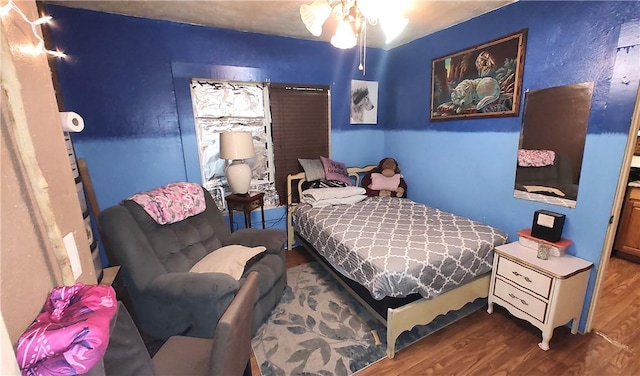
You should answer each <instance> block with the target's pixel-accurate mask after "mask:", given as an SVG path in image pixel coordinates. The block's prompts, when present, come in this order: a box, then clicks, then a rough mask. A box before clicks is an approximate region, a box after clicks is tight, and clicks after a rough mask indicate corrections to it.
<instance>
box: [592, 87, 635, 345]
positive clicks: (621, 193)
mask: <svg viewBox="0 0 640 376" xmlns="http://www.w3.org/2000/svg"><path fill="white" fill-rule="evenodd" d="M639 130H640V85H639V87H638V89H637V91H636V103H635V107H634V110H633V116H632V118H631V126H630V130H629V134H628V137H627V145H626V149H625V154H624V157H623V160H622V167H621V169H620V176H619V178H618V184H617V188H616V194H615V197H614V201H613V208H612V210H611V220H610V224H609V228H608V229H607V233H606V235H605V240H604V247H603V250H602V255H601V256H600V266H599V268H598V271H597V275H596V282H595V286H594V292H593V296H592V299H591V305H590V306H589V313H588V315H587V322H586V326H585V333H588V332H590V331H591V330H592V329H593V325H594V321H595V318H596V310H597V309H598V306H599V305H600V304H599V300H600V296H601V295H604V294H606V291H604V290H605V289H604V288H603V287H604V280H605V276H606V273H607V269H608V266H609V261H610V259H611V253H612V249H613V244H614V240H615V236H616V232H617V229H618V224H619V221H620V214H621V213H622V205H623V201H624V198H625V192H626V188H627V185H628V178H629V172H630V170H631V161H632V159H633V155H634V150H635V146H636V143H637V139H638V132H639ZM602 308H604V305H603V307H602Z"/></svg>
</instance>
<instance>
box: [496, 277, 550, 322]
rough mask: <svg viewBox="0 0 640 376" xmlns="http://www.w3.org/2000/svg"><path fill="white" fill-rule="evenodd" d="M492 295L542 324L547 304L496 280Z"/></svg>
mask: <svg viewBox="0 0 640 376" xmlns="http://www.w3.org/2000/svg"><path fill="white" fill-rule="evenodd" d="M493 294H494V295H495V296H497V297H498V298H500V299H502V300H504V301H505V302H506V303H509V304H510V305H512V306H514V307H516V308H517V309H519V310H521V311H522V312H524V313H526V314H528V315H530V316H531V317H533V318H534V319H536V320H538V321H540V322H544V315H545V312H546V311H547V303H545V302H543V301H542V300H540V299H538V298H535V297H533V296H532V295H530V294H527V293H526V292H524V291H522V290H520V289H518V288H516V287H514V286H511V285H510V284H508V283H506V282H505V281H503V280H501V279H499V278H496V281H495V288H494V290H493Z"/></svg>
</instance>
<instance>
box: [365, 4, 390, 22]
mask: <svg viewBox="0 0 640 376" xmlns="http://www.w3.org/2000/svg"><path fill="white" fill-rule="evenodd" d="M384 6H385V4H384V1H383V0H358V8H360V12H361V13H362V15H363V16H364V17H365V18H366V19H367V20H369V21H370V22H372V23H375V22H376V20H377V19H378V17H380V16H381V15H383V14H384Z"/></svg>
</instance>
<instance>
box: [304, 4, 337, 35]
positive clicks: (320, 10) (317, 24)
mask: <svg viewBox="0 0 640 376" xmlns="http://www.w3.org/2000/svg"><path fill="white" fill-rule="evenodd" d="M330 14H331V5H330V4H329V1H327V0H316V1H314V2H313V3H311V4H303V5H301V6H300V18H302V22H303V23H304V26H305V27H306V28H307V30H309V32H310V33H311V34H312V35H314V36H316V37H319V36H320V35H321V34H322V25H323V24H324V23H325V21H327V18H329V15H330Z"/></svg>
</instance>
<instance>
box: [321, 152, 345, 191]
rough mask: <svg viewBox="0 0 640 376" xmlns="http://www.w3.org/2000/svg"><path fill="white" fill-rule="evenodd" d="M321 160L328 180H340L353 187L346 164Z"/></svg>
mask: <svg viewBox="0 0 640 376" xmlns="http://www.w3.org/2000/svg"><path fill="white" fill-rule="evenodd" d="M320 160H322V165H323V166H324V175H325V177H326V179H327V180H339V181H342V182H345V183H346V184H348V185H353V184H352V183H351V178H349V173H348V172H347V166H346V165H345V164H344V163H342V162H337V161H333V160H331V159H329V158H326V157H320Z"/></svg>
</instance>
